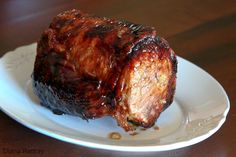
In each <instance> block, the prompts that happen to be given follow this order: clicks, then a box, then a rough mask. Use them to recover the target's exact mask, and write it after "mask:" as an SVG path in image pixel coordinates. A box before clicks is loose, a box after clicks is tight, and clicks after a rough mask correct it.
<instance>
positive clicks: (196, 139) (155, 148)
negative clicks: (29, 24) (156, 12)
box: [0, 43, 230, 152]
mask: <svg viewBox="0 0 236 157" xmlns="http://www.w3.org/2000/svg"><path fill="white" fill-rule="evenodd" d="M31 46H35V43H32V44H29V45H24V46H21V47H18V48H16V49H15V50H13V51H9V52H7V53H5V54H4V55H3V56H2V57H1V58H0V64H1V62H2V61H3V60H4V58H7V56H8V55H11V54H12V53H14V52H16V51H17V50H18V49H20V48H24V47H31ZM179 59H180V60H183V61H185V62H187V63H188V64H191V66H194V67H195V68H198V69H199V70H201V72H203V73H204V74H205V75H207V77H209V78H210V79H211V81H214V83H216V85H217V86H218V87H219V89H220V90H221V92H222V94H223V96H224V98H225V100H226V109H225V110H224V112H223V113H222V119H221V120H220V121H219V122H218V124H217V126H216V127H214V128H213V129H211V130H208V131H207V133H205V134H202V135H200V136H197V137H194V138H192V139H190V140H184V141H179V142H175V143H171V144H163V145H152V146H150V145H149V146H148V145H146V146H122V145H121V146H120V145H109V144H101V143H94V142H90V141H83V140H78V139H73V138H71V137H69V136H65V134H64V135H63V134H60V133H59V132H52V131H50V130H47V129H45V128H42V127H40V126H38V125H36V124H32V123H27V122H28V121H27V120H25V119H21V118H20V117H17V116H16V115H14V113H11V112H8V111H7V110H5V109H4V108H3V107H2V105H0V110H1V111H3V112H4V113H5V114H6V115H8V116H9V117H11V118H12V119H14V120H15V121H16V122H18V123H20V124H22V125H23V126H25V127H27V128H29V129H32V130H34V131H36V132H38V133H41V134H43V135H46V136H48V137H53V138H55V139H58V140H61V141H64V142H68V143H72V144H76V145H81V146H85V147H90V148H96V149H103V150H113V151H126V152H158V151H167V150H174V149H178V148H183V147H186V146H191V145H194V144H196V143H199V142H201V141H203V140H205V139H207V138H208V137H210V136H212V135H213V134H214V133H216V132H217V131H218V130H219V129H220V127H221V126H222V125H223V124H224V122H225V121H226V118H227V115H228V113H229V110H230V101H229V97H228V95H227V93H226V91H225V89H224V88H223V86H222V85H221V84H220V83H219V82H218V81H217V80H216V79H215V78H214V77H213V76H212V75H210V74H209V73H208V72H207V71H205V70H204V69H202V68H201V67H199V66H197V65H196V64H194V63H192V62H190V61H189V60H187V59H184V58H183V57H180V56H177V60H179Z"/></svg>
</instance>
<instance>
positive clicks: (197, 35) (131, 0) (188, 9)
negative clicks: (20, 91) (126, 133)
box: [0, 0, 236, 157]
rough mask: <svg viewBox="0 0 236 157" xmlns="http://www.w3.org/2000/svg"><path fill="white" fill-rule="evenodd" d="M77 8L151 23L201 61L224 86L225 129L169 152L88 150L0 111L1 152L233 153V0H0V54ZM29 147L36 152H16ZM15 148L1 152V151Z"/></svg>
mask: <svg viewBox="0 0 236 157" xmlns="http://www.w3.org/2000/svg"><path fill="white" fill-rule="evenodd" d="M71 8H78V9H81V10H83V11H84V12H90V13H94V14H97V15H100V16H107V17H112V18H116V19H126V20H128V21H132V22H134V23H141V24H145V25H150V26H154V27H155V28H156V29H157V31H158V34H159V35H160V36H162V37H164V38H166V39H167V40H168V42H169V43H170V45H171V47H172V48H173V49H174V50H175V52H176V53H177V54H178V55H179V56H182V57H184V58H186V59H188V60H190V61H192V62H193V63H195V64H197V65H199V66H200V67H202V68H203V69H205V70H206V71H207V72H209V73H210V74H211V75H212V76H213V77H215V78H216V79H217V80H218V81H219V82H220V83H221V84H222V85H223V87H224V88H225V90H226V92H227V93H228V95H229V99H230V102H231V110H230V112H229V115H228V116H227V120H226V122H225V124H224V125H223V127H222V128H221V129H220V130H219V131H218V132H217V133H215V134H214V135H213V136H211V137H210V138H208V139H207V140H205V141H203V142H200V143H198V144H195V145H193V146H189V147H186V148H181V149H177V150H172V151H165V152H152V153H125V152H116V151H106V150H98V149H92V148H86V147H82V146H77V145H73V144H69V143H66V142H62V141H59V140H56V139H53V138H50V137H47V136H45V135H42V134H39V133H37V132H35V131H32V130H30V129H28V128H26V127H24V126H22V125H21V124H19V123H17V122H15V121H14V120H12V119H11V118H9V117H8V116H7V115H5V114H4V113H3V112H1V111H0V156H1V157H2V156H4V157H8V156H11V157H12V156H13V157H14V156H17V157H21V156H36V157H37V156H57V157H68V156H69V157H73V156H77V157H82V156H83V157H84V156H86V157H89V156H114V157H116V156H117V157H118V156H150V157H151V156H159V157H169V156H171V157H184V156H186V157H187V156H191V157H199V156H202V157H204V156H208V157H209V156H212V157H216V156H217V157H218V156H219V157H233V156H235V149H236V134H235V132H236V110H235V109H236V108H235V103H236V83H235V82H236V29H235V28H236V1H235V0H205V1H199V0H178V1H175V0H158V1H157V0H100V1H95V0H94V1H88V0H51V1H49V0H40V1H37V0H1V1H0V56H2V55H3V54H5V53H6V52H7V51H10V50H13V49H15V48H16V47H18V46H22V45H25V44H30V43H33V42H35V41H37V39H38V38H39V36H40V34H41V33H42V31H43V30H44V29H45V28H46V27H47V26H48V24H49V23H50V21H51V19H52V18H53V17H54V16H55V15H57V14H58V13H59V12H61V11H63V10H67V9H71ZM27 148H32V149H35V150H39V151H38V152H31V153H28V154H26V153H19V152H17V150H21V149H27ZM6 149H8V150H16V151H4V150H6Z"/></svg>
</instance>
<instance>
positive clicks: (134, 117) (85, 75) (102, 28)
mask: <svg viewBox="0 0 236 157" xmlns="http://www.w3.org/2000/svg"><path fill="white" fill-rule="evenodd" d="M176 70H177V61H176V56H175V53H174V52H173V50H172V49H171V48H170V47H169V45H168V43H167V42H166V41H165V40H164V39H162V38H160V37H157V36H156V31H155V30H154V28H152V27H144V26H141V25H137V24H133V23H129V22H124V21H117V20H113V19H108V18H101V17H97V16H94V15H89V14H85V13H82V12H81V11H79V10H75V9H74V10H70V11H66V12H64V13H62V14H59V15H58V16H56V17H55V18H54V19H53V21H52V23H51V24H50V26H49V28H48V29H46V30H45V31H44V33H43V34H42V36H41V38H40V40H39V41H38V46H37V56H36V61H35V65H34V71H33V75H32V76H33V80H34V81H33V87H34V90H35V93H36V94H37V95H38V97H39V98H40V103H41V104H42V105H43V106H46V107H48V108H50V109H51V110H52V111H54V113H57V114H62V113H66V114H71V115H76V116H80V117H82V118H84V119H93V118H99V117H102V116H106V115H108V116H113V117H114V118H115V119H117V122H118V124H119V125H120V126H121V127H123V128H124V129H125V130H126V131H129V130H133V129H135V126H136V125H139V126H143V127H151V126H152V125H153V124H154V123H155V121H156V119H157V118H158V116H159V115H160V113H161V112H162V111H163V110H164V109H165V108H166V107H168V106H169V105H170V104H171V103H172V101H173V96H174V92H175V82H176V72H177V71H176ZM134 124H135V125H134Z"/></svg>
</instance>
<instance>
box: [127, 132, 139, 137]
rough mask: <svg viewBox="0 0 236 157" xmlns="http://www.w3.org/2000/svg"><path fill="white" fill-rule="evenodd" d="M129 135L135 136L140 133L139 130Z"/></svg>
mask: <svg viewBox="0 0 236 157" xmlns="http://www.w3.org/2000/svg"><path fill="white" fill-rule="evenodd" d="M129 135H131V136H135V135H138V133H137V132H132V133H130V134H129Z"/></svg>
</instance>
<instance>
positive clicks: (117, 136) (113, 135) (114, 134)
mask: <svg viewBox="0 0 236 157" xmlns="http://www.w3.org/2000/svg"><path fill="white" fill-rule="evenodd" d="M109 138H110V139H113V140H120V139H121V134H120V133H118V132H112V133H110V134H109Z"/></svg>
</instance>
